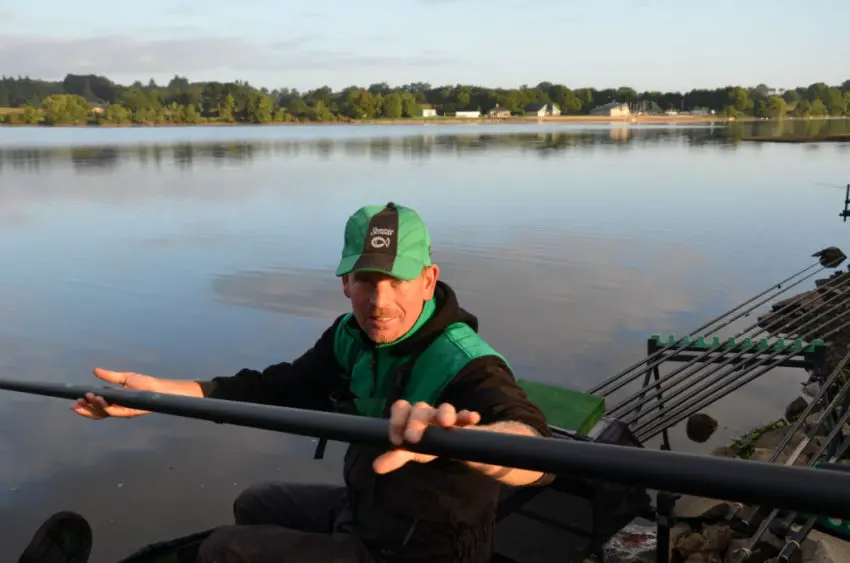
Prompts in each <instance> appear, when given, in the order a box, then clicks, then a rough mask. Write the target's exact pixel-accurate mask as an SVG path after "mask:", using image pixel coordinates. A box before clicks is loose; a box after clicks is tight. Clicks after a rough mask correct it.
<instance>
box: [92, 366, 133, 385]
mask: <svg viewBox="0 0 850 563" xmlns="http://www.w3.org/2000/svg"><path fill="white" fill-rule="evenodd" d="M94 374H95V375H96V376H97V377H99V378H100V379H102V380H104V381H108V382H109V383H117V384H119V385H123V384H124V381H126V380H127V374H126V373H124V372H120V371H111V370H108V369H103V368H94Z"/></svg>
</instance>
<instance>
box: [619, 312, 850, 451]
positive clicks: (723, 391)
mask: <svg viewBox="0 0 850 563" xmlns="http://www.w3.org/2000/svg"><path fill="white" fill-rule="evenodd" d="M848 326H850V321H848V322H845V323H843V324H842V325H840V326H838V327H836V328H835V329H834V330H832V331H830V332H828V333H826V334H825V335H824V339H825V338H826V337H828V336H831V335H833V334H834V333H836V332H838V331H840V330H844V329H845V328H847V327H848ZM789 347H793V345H791V344H789V345H786V346H784V347H782V348H777V350H776V351H774V352H773V353H772V354H770V355H769V356H768V357H766V358H764V359H763V360H761V361H759V362H757V363H756V364H755V365H754V366H752V367H755V366H758V365H762V364H763V363H765V362H767V361H768V360H769V359H770V358H772V357H773V356H775V355H776V354H779V353H780V352H781V351H782V350H783V349H787V348H789ZM795 354H797V351H795V350H792V351H791V353H789V354H786V355H785V356H784V357H782V358H780V359H779V360H778V361H776V362H774V363H772V364H770V365H767V366H765V367H763V368H761V369H759V370H756V371H755V373H748V374H747V376H746V377H742V378H741V379H739V380H737V381H736V382H734V383H733V384H732V385H731V386H730V387H727V388H723V387H721V388H720V389H717V390H715V392H714V394H712V395H710V396H708V397H706V398H704V399H703V400H702V401H700V402H698V403H697V404H696V406H694V405H693V404H690V405H688V406H686V407H685V409H690V412H688V411H687V410H685V411H684V414H682V412H683V409H682V408H681V403H679V405H678V406H679V407H680V408H679V409H678V410H675V411H674V413H675V414H673V415H671V419H672V420H669V419H664V420H663V421H662V422H663V424H664V425H666V426H665V427H666V428H670V427H671V426H673V425H675V424H678V423H679V422H681V421H682V420H684V419H686V418H687V417H688V416H690V414H691V413H693V412H696V411H698V410H699V409H702V408H705V407H706V406H707V405H710V404H712V403H713V402H715V401H717V400H718V399H721V398H723V397H724V396H726V395H728V394H729V393H731V392H732V391H735V390H737V389H739V388H741V387H743V386H744V385H746V384H747V383H749V382H751V381H753V380H754V379H756V378H757V377H759V376H761V375H762V374H764V373H766V372H768V371H770V370H772V369H773V368H775V367H776V366H777V365H779V364H781V363H782V362H784V361H786V360H788V359H790V358H791V357H792V356H794V355H795ZM718 391H720V394H719V395H718V393H717V392H718ZM665 414H666V413H665ZM650 422H651V421H650ZM661 426H662V424H659V423H657V424H654V425H650V424H647V423H644V424H642V425H640V426H639V428H638V429H636V430H634V433H635V435H637V436H638V438H639V439H640V440H645V439H646V438H644V436H648V437H651V433H652V432H655V433H656V434H657V433H658V432H660V431H661V430H659V428H660V427H661ZM647 427H648V428H647ZM653 435H654V434H653Z"/></svg>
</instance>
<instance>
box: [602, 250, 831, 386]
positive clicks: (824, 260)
mask: <svg viewBox="0 0 850 563" xmlns="http://www.w3.org/2000/svg"><path fill="white" fill-rule="evenodd" d="M812 256H814V257H817V258H818V261H817V262H815V263H814V264H811V265H809V266H807V267H805V268H803V269H802V270H800V271H799V272H797V273H795V274H793V275H791V276H789V277H787V278H785V279H784V280H782V281H780V282H778V283H775V284H773V285H771V286H770V287H768V288H767V289H765V290H764V291H762V292H761V293H759V294H758V295H755V296H753V297H751V298H749V299H747V300H746V301H744V302H742V303H739V304H738V305H736V306H735V307H733V308H732V309H730V310H728V311H726V312H725V313H722V314H720V315H718V316H716V317H715V318H713V319H711V320H710V321H708V322H706V323H705V324H703V325H702V326H700V327H699V328H696V329H694V330H693V331H691V332H690V334H688V335H687V336H685V337H682V338H681V339H679V340H678V341H677V342H673V343H670V344H668V345H667V346H664V347H663V348H660V349H659V350H657V351H656V352H655V353H654V354H652V355H651V356H649V357H647V358H644V359H641V360H640V361H638V362H635V363H634V364H632V365H631V366H629V367H627V368H624V369H622V370H620V371H619V372H618V373H616V374H615V375H613V376H612V377H610V378H609V379H607V380H606V381H603V382H602V383H600V384H599V385H597V386H595V387H593V388H591V389H590V390H589V391H588V393H589V394H591V395H598V394H610V393H613V392H614V391H616V390H617V389H619V388H621V387H622V386H623V385H627V384H628V383H629V382H631V381H634V380H635V379H636V378H637V377H639V376H640V374H641V373H643V370H645V369H649V368H648V367H647V366H646V365H645V364H646V362H647V361H650V360H652V359H654V358H656V357H658V356H660V355H661V354H662V353H664V352H666V351H667V350H670V349H671V348H674V347H676V346H679V345H681V344H682V343H683V342H684V341H685V339H686V338H693V337H694V336H697V335H698V334H699V333H700V332H702V331H703V330H705V329H707V328H708V327H710V326H711V325H713V324H715V323H718V322H720V321H722V320H723V319H725V318H726V317H728V316H729V315H731V314H732V313H734V312H736V311H738V310H739V309H742V308H743V307H746V306H747V305H749V304H750V303H752V302H753V301H756V300H757V299H760V298H761V297H763V296H765V295H767V294H768V293H770V292H771V291H774V290H776V289H781V288H782V286H783V285H784V284H786V283H788V282H790V281H791V280H793V279H794V278H796V277H798V276H801V275H803V274H805V273H806V272H808V271H809V270H811V269H812V268H814V267H816V266H818V265H821V266H822V267H821V268H819V269H818V270H817V271H816V272H815V273H814V274H818V273H820V272H822V271H823V270H825V269H827V268H835V267H837V266H839V265H840V264H841V263H842V262H844V260H845V259H846V258H847V257H846V256H845V254H844V253H843V252H842V251H841V250H840V249H839V248H837V247H835V246H830V247H827V248H824V249H822V250H819V251H817V252H815V253H814V254H812ZM814 274H811V275H814ZM811 275H809V276H806V278H804V279H808V278H809V277H811ZM801 281H803V280H799V281H797V282H795V283H794V284H793V285H791V286H788V287H786V288H785V289H783V290H782V291H780V292H778V293H776V294H775V295H772V296H770V297H768V298H767V299H765V300H764V301H761V302H759V303H757V304H756V305H753V306H752V307H750V308H749V309H747V310H745V311H744V312H742V313H739V314H738V315H736V316H735V318H733V319H727V320H726V321H725V322H724V323H723V324H721V325H720V326H718V327H717V328H715V329H713V330H712V331H711V332H716V331H717V330H719V329H721V328H723V327H724V326H727V325H728V324H730V323H731V322H733V321H734V320H736V319H738V318H740V317H741V316H745V315H748V314H749V313H750V312H752V311H753V310H755V309H756V308H758V307H760V306H761V305H763V304H764V303H766V302H767V301H770V300H771V299H773V298H775V297H776V296H777V295H781V294H782V293H785V292H786V291H788V290H789V289H791V288H792V287H794V286H795V285H797V284H798V283H800V282H801ZM637 368H643V370H642V371H641V372H638V373H637V374H636V375H635V374H632V372H633V371H634V370H635V369H637ZM630 374H632V375H631V376H629V375H630ZM627 376H628V379H627V380H626V381H625V382H621V383H619V384H618V385H616V386H615V387H614V388H613V389H609V390H607V391H606V392H605V393H602V392H603V390H605V389H606V388H608V387H610V386H611V385H614V384H615V383H617V382H618V381H619V380H621V379H623V378H624V377H627Z"/></svg>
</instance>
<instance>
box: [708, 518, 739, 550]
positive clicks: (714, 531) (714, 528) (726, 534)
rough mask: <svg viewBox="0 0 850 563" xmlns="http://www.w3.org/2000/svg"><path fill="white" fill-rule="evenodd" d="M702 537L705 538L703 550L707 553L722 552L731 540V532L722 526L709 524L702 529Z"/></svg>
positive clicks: (727, 527)
mask: <svg viewBox="0 0 850 563" xmlns="http://www.w3.org/2000/svg"><path fill="white" fill-rule="evenodd" d="M702 536H703V537H704V538H705V546H704V547H703V549H705V550H707V551H717V552H723V551H725V550H726V548H727V547H728V546H729V541H730V540H731V539H732V530H731V529H730V528H729V526H724V525H723V524H710V525H705V526H703V527H702Z"/></svg>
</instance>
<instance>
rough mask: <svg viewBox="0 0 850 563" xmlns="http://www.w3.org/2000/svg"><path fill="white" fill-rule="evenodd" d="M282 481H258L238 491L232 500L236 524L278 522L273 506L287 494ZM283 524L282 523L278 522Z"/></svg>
mask: <svg viewBox="0 0 850 563" xmlns="http://www.w3.org/2000/svg"><path fill="white" fill-rule="evenodd" d="M287 489H288V487H287V485H285V484H282V483H258V484H256V485H251V486H250V487H248V488H247V489H245V490H243V491H242V492H241V493H239V496H237V497H236V500H234V501H233V517H234V518H235V520H236V523H237V524H278V522H275V521H274V520H277V518H276V514H275V512H277V511H276V510H275V508H278V510H279V507H280V505H281V504H282V501H281V497H285V496H286V494H287ZM280 524H283V523H280Z"/></svg>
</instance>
